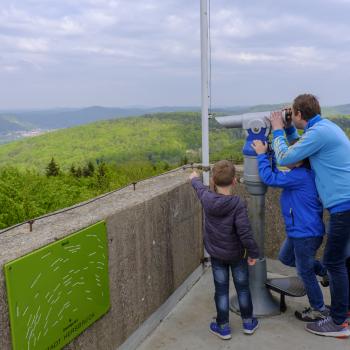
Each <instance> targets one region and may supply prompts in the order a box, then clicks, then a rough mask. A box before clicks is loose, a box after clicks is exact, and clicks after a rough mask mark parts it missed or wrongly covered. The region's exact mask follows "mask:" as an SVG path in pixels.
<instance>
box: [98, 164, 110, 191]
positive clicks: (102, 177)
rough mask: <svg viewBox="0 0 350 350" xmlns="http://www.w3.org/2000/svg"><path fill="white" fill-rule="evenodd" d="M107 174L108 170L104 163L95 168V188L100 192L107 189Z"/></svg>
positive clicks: (108, 184) (108, 183)
mask: <svg viewBox="0 0 350 350" xmlns="http://www.w3.org/2000/svg"><path fill="white" fill-rule="evenodd" d="M107 172H108V169H107V165H106V163H104V162H102V163H100V164H99V165H98V167H97V188H98V189H99V190H100V191H106V190H108V189H109V186H110V182H109V178H108V174H107Z"/></svg>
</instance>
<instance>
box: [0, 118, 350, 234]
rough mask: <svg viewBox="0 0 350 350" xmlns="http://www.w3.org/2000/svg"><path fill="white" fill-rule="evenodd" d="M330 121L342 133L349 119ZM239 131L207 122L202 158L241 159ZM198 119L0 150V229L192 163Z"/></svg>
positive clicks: (95, 127) (139, 124) (77, 130)
mask: <svg viewBox="0 0 350 350" xmlns="http://www.w3.org/2000/svg"><path fill="white" fill-rule="evenodd" d="M334 121H336V122H337V123H338V124H339V125H340V126H341V127H342V128H344V129H345V130H346V132H347V133H348V135H350V118H349V117H348V116H337V117H336V118H335V119H334ZM243 143H244V140H243V132H242V131H241V130H238V129H225V128H223V127H221V126H220V125H219V124H218V123H217V122H216V121H215V119H211V120H210V160H211V162H215V161H216V160H219V159H231V160H233V161H234V162H235V163H236V164H237V163H241V162H242V161H243V157H242V154H241V149H242V146H243ZM200 147H201V117H200V114H199V113H196V112H187V113H185V112H181V113H180V112H176V113H157V114H150V115H145V116H142V117H130V118H126V119H119V120H107V121H100V122H95V123H91V124H87V125H83V126H79V127H73V128H69V129H62V130H58V131H54V132H49V133H47V134H44V135H41V136H37V137H33V138H26V139H22V140H20V141H16V142H12V143H9V144H5V145H1V146H0V207H1V211H0V229H3V228H6V227H8V226H11V225H14V224H16V223H20V222H24V221H27V220H29V219H32V218H35V217H38V216H41V215H44V214H46V213H49V212H53V211H56V210H59V209H61V208H65V207H69V206H72V205H74V204H76V203H79V202H82V201H85V200H88V199H90V198H93V197H96V196H98V195H100V194H102V193H106V192H109V191H111V190H114V189H117V188H120V187H122V186H125V185H127V184H130V183H132V182H136V181H139V180H141V179H144V178H147V177H150V176H154V175H157V174H160V173H163V172H165V171H168V170H170V169H172V168H176V167H178V166H180V165H184V164H187V163H191V162H200V158H201V149H200Z"/></svg>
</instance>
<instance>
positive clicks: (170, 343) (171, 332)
mask: <svg viewBox="0 0 350 350" xmlns="http://www.w3.org/2000/svg"><path fill="white" fill-rule="evenodd" d="M268 269H269V271H273V272H274V275H275V273H276V272H277V273H278V274H288V275H290V274H294V271H292V272H291V270H289V269H284V268H282V266H281V265H280V264H279V263H278V262H276V261H269V262H268ZM231 287H232V286H231ZM232 289H233V287H232ZM213 290H214V287H213V281H212V275H211V270H210V268H208V269H207V270H206V272H205V274H204V275H203V277H202V278H201V279H200V280H199V281H198V282H197V283H196V284H195V286H194V287H193V288H192V289H191V290H190V291H189V293H188V294H187V295H186V296H185V297H184V298H183V299H182V300H181V301H180V302H179V303H178V304H177V306H176V307H175V308H174V309H173V311H172V312H171V313H170V314H169V315H168V316H167V317H166V318H165V319H164V321H163V322H162V323H161V324H160V325H159V327H158V328H157V329H156V330H155V331H154V332H153V333H152V334H151V335H150V336H149V337H148V338H146V340H145V341H144V342H143V343H142V344H141V345H140V346H139V347H138V348H137V350H163V349H166V350H198V349H202V350H207V349H208V350H209V349H210V350H226V349H234V350H280V349H281V350H282V349H283V350H309V349H317V350H345V349H346V350H349V349H350V339H345V340H340V339H334V338H325V337H319V336H316V335H313V334H310V333H307V332H306V331H305V330H304V323H303V322H300V321H298V320H297V319H296V318H295V316H294V310H295V309H302V308H303V307H304V306H307V300H306V298H298V299H293V298H286V301H287V307H288V309H287V312H286V313H284V314H282V315H279V316H274V317H269V318H263V319H260V328H259V329H258V330H257V331H256V333H255V334H254V335H252V336H248V335H244V334H243V333H242V329H241V320H240V318H239V316H237V315H236V314H234V313H230V317H231V318H230V323H231V327H232V329H233V334H232V339H231V340H221V339H219V338H218V337H216V336H215V335H213V334H211V333H209V331H208V325H209V323H210V322H211V319H212V317H214V316H215V305H214V300H213ZM323 291H324V294H325V299H326V303H329V293H328V289H323ZM232 293H233V290H232Z"/></svg>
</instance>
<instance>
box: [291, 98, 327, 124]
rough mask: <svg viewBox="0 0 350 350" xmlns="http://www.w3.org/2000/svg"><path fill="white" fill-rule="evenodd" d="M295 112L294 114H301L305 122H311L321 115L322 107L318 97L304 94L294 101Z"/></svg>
mask: <svg viewBox="0 0 350 350" xmlns="http://www.w3.org/2000/svg"><path fill="white" fill-rule="evenodd" d="M293 111H294V114H297V113H298V112H300V113H301V117H302V118H303V119H304V120H310V119H312V118H313V117H314V116H315V115H317V114H321V107H320V103H319V102H318V99H317V97H316V96H314V95H311V94H303V95H299V96H297V97H296V98H295V99H294V102H293Z"/></svg>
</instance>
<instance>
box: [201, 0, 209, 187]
mask: <svg viewBox="0 0 350 350" xmlns="http://www.w3.org/2000/svg"><path fill="white" fill-rule="evenodd" d="M200 8H201V9H200V11H201V16H200V18H201V68H202V74H201V77H202V164H203V168H204V169H203V183H204V185H207V186H209V171H208V168H207V167H209V118H208V99H209V96H208V4H207V0H201V7H200Z"/></svg>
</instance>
